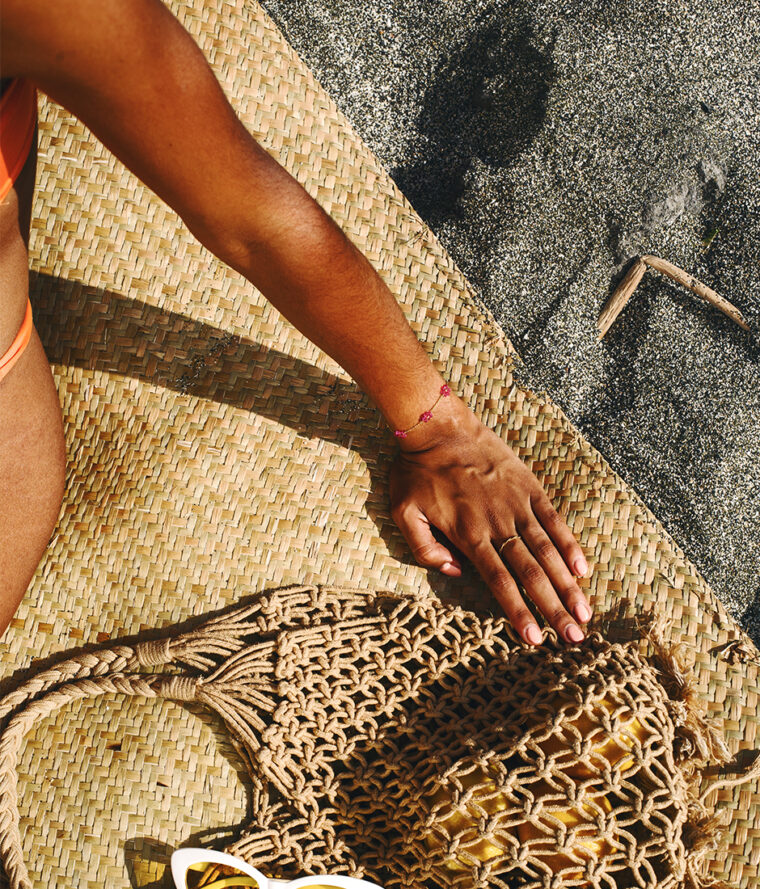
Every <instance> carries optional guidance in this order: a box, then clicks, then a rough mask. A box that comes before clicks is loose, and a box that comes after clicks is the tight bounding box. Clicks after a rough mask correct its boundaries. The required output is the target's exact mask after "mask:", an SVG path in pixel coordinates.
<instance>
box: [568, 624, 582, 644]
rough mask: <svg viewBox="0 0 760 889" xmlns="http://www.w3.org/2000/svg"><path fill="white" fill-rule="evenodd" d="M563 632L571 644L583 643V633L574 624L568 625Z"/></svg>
mask: <svg viewBox="0 0 760 889" xmlns="http://www.w3.org/2000/svg"><path fill="white" fill-rule="evenodd" d="M565 632H566V633H567V638H568V639H569V640H570V641H571V642H583V631H582V630H581V628H580V627H576V626H575V624H570V626H569V627H568V628H567V630H566V631H565Z"/></svg>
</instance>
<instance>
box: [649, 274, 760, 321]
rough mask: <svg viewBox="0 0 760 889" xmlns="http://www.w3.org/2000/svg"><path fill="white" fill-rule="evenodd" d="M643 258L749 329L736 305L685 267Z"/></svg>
mask: <svg viewBox="0 0 760 889" xmlns="http://www.w3.org/2000/svg"><path fill="white" fill-rule="evenodd" d="M641 258H642V259H643V260H644V262H645V263H646V264H647V265H648V266H650V267H651V268H653V269H657V271H658V272H662V273H663V275H667V276H668V277H669V278H672V279H673V280H674V281H678V283H679V284H683V285H684V287H688V288H689V290H691V292H692V293H696V294H697V296H701V297H702V299H705V300H707V302H709V303H710V304H711V305H713V306H715V308H716V309H720V310H721V312H723V314H724V315H728V317H729V318H730V319H731V320H732V321H735V322H736V323H737V324H738V325H739V327H743V328H744V330H749V324H747V322H746V321H745V320H744V316H743V315H742V313H741V312H740V311H739V310H738V309H737V308H736V306H734V305H732V304H731V303H730V302H729V301H728V300H727V299H723V297H722V296H719V295H718V294H717V293H716V292H715V291H714V290H711V289H710V288H709V287H708V286H707V285H706V284H703V283H702V282H701V281H697V279H696V278H694V277H692V276H691V275H689V274H688V273H687V272H685V271H684V270H683V269H679V268H678V267H677V266H674V265H673V263H672V262H668V261H667V260H665V259H660V258H659V257H657V256H642V257H641Z"/></svg>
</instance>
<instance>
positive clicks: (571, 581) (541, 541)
mask: <svg viewBox="0 0 760 889" xmlns="http://www.w3.org/2000/svg"><path fill="white" fill-rule="evenodd" d="M520 534H521V536H522V538H523V540H524V541H525V545H526V546H527V548H528V550H529V551H530V553H531V554H532V556H533V558H534V559H535V562H537V563H538V565H539V566H540V567H541V568H542V569H543V573H544V574H545V576H546V577H547V578H548V580H549V583H550V584H551V587H552V590H553V592H555V593H556V594H557V595H558V596H559V599H560V600H561V601H562V603H563V605H564V607H565V608H567V610H568V611H569V612H570V613H571V614H572V615H573V616H574V617H575V619H576V620H577V621H579V622H580V623H586V622H587V621H589V620H590V619H591V609H590V608H589V604H588V600H587V599H586V597H585V596H584V595H583V593H582V592H581V589H580V587H579V586H578V584H577V582H576V580H575V578H574V577H573V575H572V574H571V573H570V570H569V569H568V567H567V564H566V563H565V560H564V559H563V557H562V556H561V555H560V553H559V551H558V550H557V547H556V546H555V544H554V542H553V541H552V540H551V539H550V538H549V536H548V535H547V533H546V531H544V529H543V528H542V527H541V525H539V524H538V522H537V521H536V520H535V519H533V520H532V521H529V522H528V523H527V524H526V526H525V527H524V528H521V529H520ZM526 570H528V569H526ZM529 570H534V569H533V566H532V565H531V566H530V569H529ZM555 598H556V597H555ZM542 610H543V609H542ZM573 641H575V640H573Z"/></svg>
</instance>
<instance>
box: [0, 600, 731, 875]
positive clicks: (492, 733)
mask: <svg viewBox="0 0 760 889" xmlns="http://www.w3.org/2000/svg"><path fill="white" fill-rule="evenodd" d="M655 647H656V646H655ZM658 656H659V665H658V666H655V665H653V664H652V663H650V662H649V661H648V660H647V659H645V658H644V657H642V656H641V655H640V654H639V653H638V651H637V649H636V648H634V647H633V645H622V644H610V643H608V642H606V641H605V640H604V639H603V638H602V637H601V636H600V635H599V634H597V633H594V634H592V635H590V636H589V638H588V639H587V640H586V641H585V642H584V643H583V644H581V645H579V646H567V645H564V644H562V643H558V642H557V640H556V637H555V636H554V635H553V634H552V633H551V632H549V633H548V637H547V640H546V642H545V644H544V645H543V646H541V647H538V648H529V647H527V646H525V645H524V644H522V643H521V642H520V640H519V639H518V638H517V637H516V636H515V635H514V634H513V632H512V630H511V628H510V627H509V625H508V623H507V621H506V620H504V619H494V618H479V617H477V616H476V615H473V614H471V613H468V612H465V611H463V610H461V609H458V608H452V607H446V606H443V605H441V604H439V603H437V602H433V601H430V600H425V601H416V600H410V599H407V598H399V597H396V596H391V595H384V594H374V593H364V592H357V591H347V590H334V589H325V588H314V587H301V588H290V589H285V590H277V591H274V592H269V593H266V594H263V595H261V596H260V597H257V598H256V600H255V601H254V602H253V603H252V604H248V605H246V606H244V607H240V608H237V609H235V610H233V611H230V612H228V613H226V614H222V615H221V616H218V617H214V618H212V619H210V620H207V621H206V622H205V623H203V624H201V625H200V626H198V627H197V628H196V629H193V630H191V631H189V632H185V633H183V634H181V635H174V636H170V635H167V636H166V637H165V638H163V639H160V640H159V641H150V642H142V643H139V644H136V645H131V646H128V645H114V646H112V647H110V648H108V649H105V650H100V651H97V652H91V653H87V654H82V655H79V656H77V657H75V658H72V659H70V660H67V661H63V662H62V663H59V664H58V665H57V666H56V667H54V668H52V669H48V670H46V671H44V672H41V673H39V674H37V675H36V676H34V677H33V678H31V679H30V680H28V681H27V682H26V683H25V684H24V685H23V686H21V687H20V688H18V689H16V690H15V691H13V692H12V693H10V694H9V695H7V696H6V697H5V698H4V699H3V700H2V701H1V702H0V719H2V721H3V723H2V724H3V729H2V732H1V733H0V853H1V854H2V861H3V864H4V868H5V871H6V874H7V876H8V878H9V880H10V883H11V886H12V887H14V889H23V887H30V886H31V883H30V881H29V876H28V873H27V870H26V867H25V865H24V861H23V858H22V847H21V837H20V834H19V829H18V820H19V816H18V809H17V797H16V761H17V756H18V750H19V747H20V745H21V742H22V739H23V737H24V735H25V733H26V732H27V731H28V730H29V729H30V728H31V727H32V726H33V724H34V723H35V721H36V720H38V719H41V718H43V717H45V716H47V715H49V714H50V713H51V712H53V711H54V710H55V709H56V708H58V707H61V706H63V705H65V704H67V703H69V702H70V701H72V700H75V699H77V698H81V697H87V696H95V695H101V694H114V693H121V694H129V695H145V696H148V697H152V696H161V697H165V698H171V699H174V700H178V701H198V702H201V703H203V704H204V705H206V706H207V707H210V708H211V709H212V710H214V711H216V712H217V713H218V714H219V715H220V716H221V717H222V719H223V720H224V722H225V723H226V725H227V727H228V729H229V731H230V733H231V735H232V737H233V739H234V741H235V743H236V745H237V747H238V749H239V751H240V753H241V755H242V757H243V759H244V761H245V763H246V766H247V768H248V770H249V773H250V778H251V781H252V785H253V811H254V820H253V821H252V822H251V823H250V825H249V826H248V828H247V829H246V830H245V831H244V833H243V835H242V836H241V838H240V839H239V840H238V841H237V842H235V843H234V844H233V845H232V846H230V847H228V849H227V851H229V852H232V853H233V854H236V855H239V856H241V857H242V858H245V859H247V860H248V861H250V862H251V863H253V864H255V865H256V866H258V867H260V868H261V869H263V870H265V871H267V872H269V873H270V874H272V875H278V876H285V877H294V876H297V875H302V874H305V873H318V872H320V871H332V872H335V873H337V872H342V873H347V874H352V875H356V876H365V877H367V878H368V879H371V880H374V881H376V882H378V883H380V884H382V885H384V886H386V887H388V889H395V887H404V889H407V887H408V889H421V887H431V889H438V887H441V889H443V887H462V889H465V887H467V889H470V887H486V886H488V887H491V886H493V887H505V889H506V887H518V886H519V887H524V889H538V887H542V889H550V887H560V886H563V887H564V886H568V887H570V886H583V887H593V889H631V887H651V889H655V887H657V889H671V887H673V889H676V887H684V889H697V887H701V886H708V885H713V884H712V883H711V881H710V880H709V879H707V878H705V877H704V875H703V867H704V863H705V857H706V853H707V851H709V850H710V849H712V848H714V835H715V830H714V824H713V823H712V821H711V819H710V817H709V813H708V812H707V811H706V809H705V806H704V804H703V802H702V801H701V800H700V797H699V796H698V790H697V788H698V782H699V778H700V770H701V768H702V767H704V765H706V764H707V763H708V762H709V761H725V760H726V759H727V758H728V756H727V751H726V750H725V748H724V747H723V745H722V742H721V741H720V738H719V737H718V736H717V734H716V733H715V731H714V730H712V729H711V728H710V727H709V725H708V724H707V723H706V722H705V720H704V719H702V717H701V716H700V715H699V713H698V711H697V709H696V707H695V706H694V702H693V700H692V699H691V698H692V693H691V690H690V687H689V684H688V681H687V680H686V678H685V674H684V672H683V671H682V670H681V668H680V666H679V660H678V657H677V653H676V652H672V651H671V652H666V651H665V650H664V649H662V648H660V649H659V651H658ZM158 667H161V668H162V669H161V671H160V672H159V671H158V670H157V668H158ZM703 797H704V795H703ZM180 817H181V815H180Z"/></svg>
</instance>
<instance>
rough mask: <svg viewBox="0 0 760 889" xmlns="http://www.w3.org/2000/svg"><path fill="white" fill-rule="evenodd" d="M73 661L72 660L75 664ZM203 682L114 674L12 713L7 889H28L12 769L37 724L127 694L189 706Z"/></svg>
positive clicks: (0, 771)
mask: <svg viewBox="0 0 760 889" xmlns="http://www.w3.org/2000/svg"><path fill="white" fill-rule="evenodd" d="M75 660H76V659H75ZM200 685H202V680H199V679H194V678H192V677H189V676H166V675H160V674H155V675H153V676H150V675H148V676H140V675H129V674H118V673H117V674H113V675H109V676H101V677H98V678H94V679H93V678H87V679H80V680H78V681H75V682H69V683H66V684H65V685H63V686H61V687H60V688H57V689H55V690H54V691H52V692H50V693H49V694H47V695H45V696H44V697H42V698H39V699H37V700H35V701H32V702H31V703H30V704H29V705H28V706H27V707H25V708H24V709H23V710H22V711H21V712H19V713H17V714H16V715H15V716H14V717H13V718H12V719H11V720H10V722H9V723H8V725H7V726H6V727H5V729H4V730H3V732H2V734H1V735H0V859H2V863H3V866H4V868H5V872H6V875H7V877H8V880H9V881H10V885H11V887H12V889H33V886H32V883H31V881H30V879H29V872H28V871H27V869H26V865H25V864H24V859H23V852H22V846H21V833H20V831H19V811H18V776H17V773H16V765H17V762H18V751H19V748H20V746H21V742H22V740H23V738H24V736H25V735H26V733H27V732H28V731H30V729H31V728H32V727H33V726H34V724H35V723H36V722H37V720H39V719H44V718H45V717H46V716H49V715H50V714H51V713H53V712H54V711H55V710H57V709H59V708H60V707H64V706H66V705H67V704H69V703H71V702H72V701H75V700H80V699H81V698H90V697H97V696H99V695H103V694H126V695H137V696H142V697H148V698H168V699H171V700H176V701H193V700H196V698H197V692H198V688H199V686H200Z"/></svg>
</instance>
